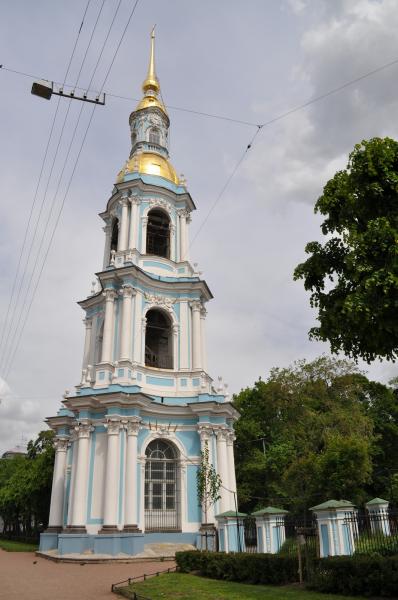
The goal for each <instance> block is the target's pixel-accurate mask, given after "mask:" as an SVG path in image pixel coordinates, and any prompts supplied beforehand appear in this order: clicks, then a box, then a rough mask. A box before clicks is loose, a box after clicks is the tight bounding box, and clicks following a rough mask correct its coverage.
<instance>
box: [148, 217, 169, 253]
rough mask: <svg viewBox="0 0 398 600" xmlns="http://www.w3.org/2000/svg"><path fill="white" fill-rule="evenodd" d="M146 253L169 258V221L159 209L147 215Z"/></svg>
mask: <svg viewBox="0 0 398 600" xmlns="http://www.w3.org/2000/svg"><path fill="white" fill-rule="evenodd" d="M146 231H147V233H146V253H147V254H155V255H156V256H163V258H170V219H169V217H168V215H167V214H166V213H165V212H163V210H160V209H159V208H153V209H152V210H150V211H149V213H148V224H147V230H146Z"/></svg>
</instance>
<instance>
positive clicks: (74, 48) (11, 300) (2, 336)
mask: <svg viewBox="0 0 398 600" xmlns="http://www.w3.org/2000/svg"><path fill="white" fill-rule="evenodd" d="M90 2H91V0H88V2H87V4H86V8H85V10H84V13H83V18H82V21H81V24H80V28H79V31H78V32H77V35H76V39H75V43H74V46H73V49H72V52H71V55H70V58H69V62H68V66H67V68H66V72H65V77H64V82H65V81H66V79H67V77H68V74H69V70H70V67H71V64H72V61H73V57H74V55H75V52H76V48H77V44H78V41H79V38H80V34H81V31H82V28H83V24H84V20H85V18H86V14H87V10H88V8H89V5H90ZM59 100H60V99H58V103H57V106H56V109H55V113H54V117H53V120H52V124H51V127H50V133H49V136H48V140H47V144H46V148H45V151H44V156H43V159H42V163H41V167H40V172H39V178H38V180H37V184H36V189H35V193H34V195H33V201H32V204H31V208H30V212H29V216H28V221H27V224H26V228H25V233H24V238H23V242H22V247H21V250H20V253H19V257H18V264H17V269H16V272H15V275H14V280H13V284H12V288H11V295H10V301H9V303H8V307H7V311H6V316H5V319H4V323H3V328H2V333H1V336H0V340H4V334H5V331H6V328H7V324H8V317H9V314H10V309H11V306H14V305H13V298H14V293H15V289H16V284H17V279H18V276H19V272H20V267H21V261H22V256H23V253H24V251H25V246H26V242H27V238H28V233H29V229H30V224H31V221H32V216H33V212H34V209H35V206H36V200H37V196H38V191H39V187H40V183H41V179H42V175H43V171H44V165H45V162H46V160H47V154H48V150H49V147H50V142H51V138H52V134H53V131H54V127H55V122H56V119H57V115H58V110H59ZM10 329H11V327H10ZM5 346H6V344H5Z"/></svg>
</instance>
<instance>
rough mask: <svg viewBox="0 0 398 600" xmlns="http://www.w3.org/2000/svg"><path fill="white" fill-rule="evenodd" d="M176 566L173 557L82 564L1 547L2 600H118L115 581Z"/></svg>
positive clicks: (0, 577)
mask: <svg viewBox="0 0 398 600" xmlns="http://www.w3.org/2000/svg"><path fill="white" fill-rule="evenodd" d="M172 566H174V563H173V562H171V561H170V562H169V561H167V563H161V562H159V561H156V562H142V563H130V564H97V565H90V564H86V565H83V566H81V565H80V564H77V565H75V564H68V563H67V564H65V563H56V562H52V561H50V560H46V559H44V558H39V557H37V556H35V554H34V553H33V552H5V551H4V550H0V600H105V599H107V600H111V599H113V600H116V598H117V596H115V595H114V594H112V593H111V591H110V589H111V584H112V583H115V582H117V581H121V580H122V579H127V577H134V576H136V575H142V574H143V573H152V572H154V571H162V570H163V569H167V568H168V567H172Z"/></svg>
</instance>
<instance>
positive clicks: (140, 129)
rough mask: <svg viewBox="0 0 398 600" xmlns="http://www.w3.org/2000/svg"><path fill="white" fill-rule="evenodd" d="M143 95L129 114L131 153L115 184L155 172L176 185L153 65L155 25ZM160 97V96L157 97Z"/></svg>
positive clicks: (167, 122)
mask: <svg viewBox="0 0 398 600" xmlns="http://www.w3.org/2000/svg"><path fill="white" fill-rule="evenodd" d="M142 91H143V92H144V96H143V98H142V100H140V102H139V103H138V105H137V108H136V109H135V111H133V112H132V113H131V115H130V120H129V123H130V130H131V153H130V157H129V159H128V160H127V162H126V164H125V165H124V167H123V169H122V170H121V171H120V173H119V174H118V177H117V183H121V182H123V181H126V180H128V179H131V178H132V177H133V176H134V174H135V175H137V174H140V175H141V174H143V175H152V176H153V175H155V176H158V177H163V178H164V179H167V180H168V181H171V182H172V183H173V184H175V185H179V184H180V181H179V178H178V176H177V174H176V171H175V169H174V167H173V165H172V164H171V163H170V161H169V152H168V130H169V125H170V121H169V117H168V115H167V111H166V108H165V106H164V104H163V101H162V100H161V91H160V84H159V80H158V77H157V75H156V68H155V28H153V29H152V32H151V46H150V57H149V66H148V73H147V76H146V78H145V80H144V82H143V84H142ZM159 96H160V98H159Z"/></svg>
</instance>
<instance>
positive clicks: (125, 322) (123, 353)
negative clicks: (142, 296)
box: [120, 285, 136, 361]
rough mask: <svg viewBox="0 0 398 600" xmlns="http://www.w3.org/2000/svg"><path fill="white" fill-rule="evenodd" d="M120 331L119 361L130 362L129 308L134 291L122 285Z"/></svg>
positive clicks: (128, 286)
mask: <svg viewBox="0 0 398 600" xmlns="http://www.w3.org/2000/svg"><path fill="white" fill-rule="evenodd" d="M121 293H122V295H123V309H122V331H121V342H120V360H130V361H131V312H132V311H131V306H132V298H133V296H134V295H135V293H136V292H135V290H134V289H133V288H132V287H131V285H123V287H122V292H121Z"/></svg>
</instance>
